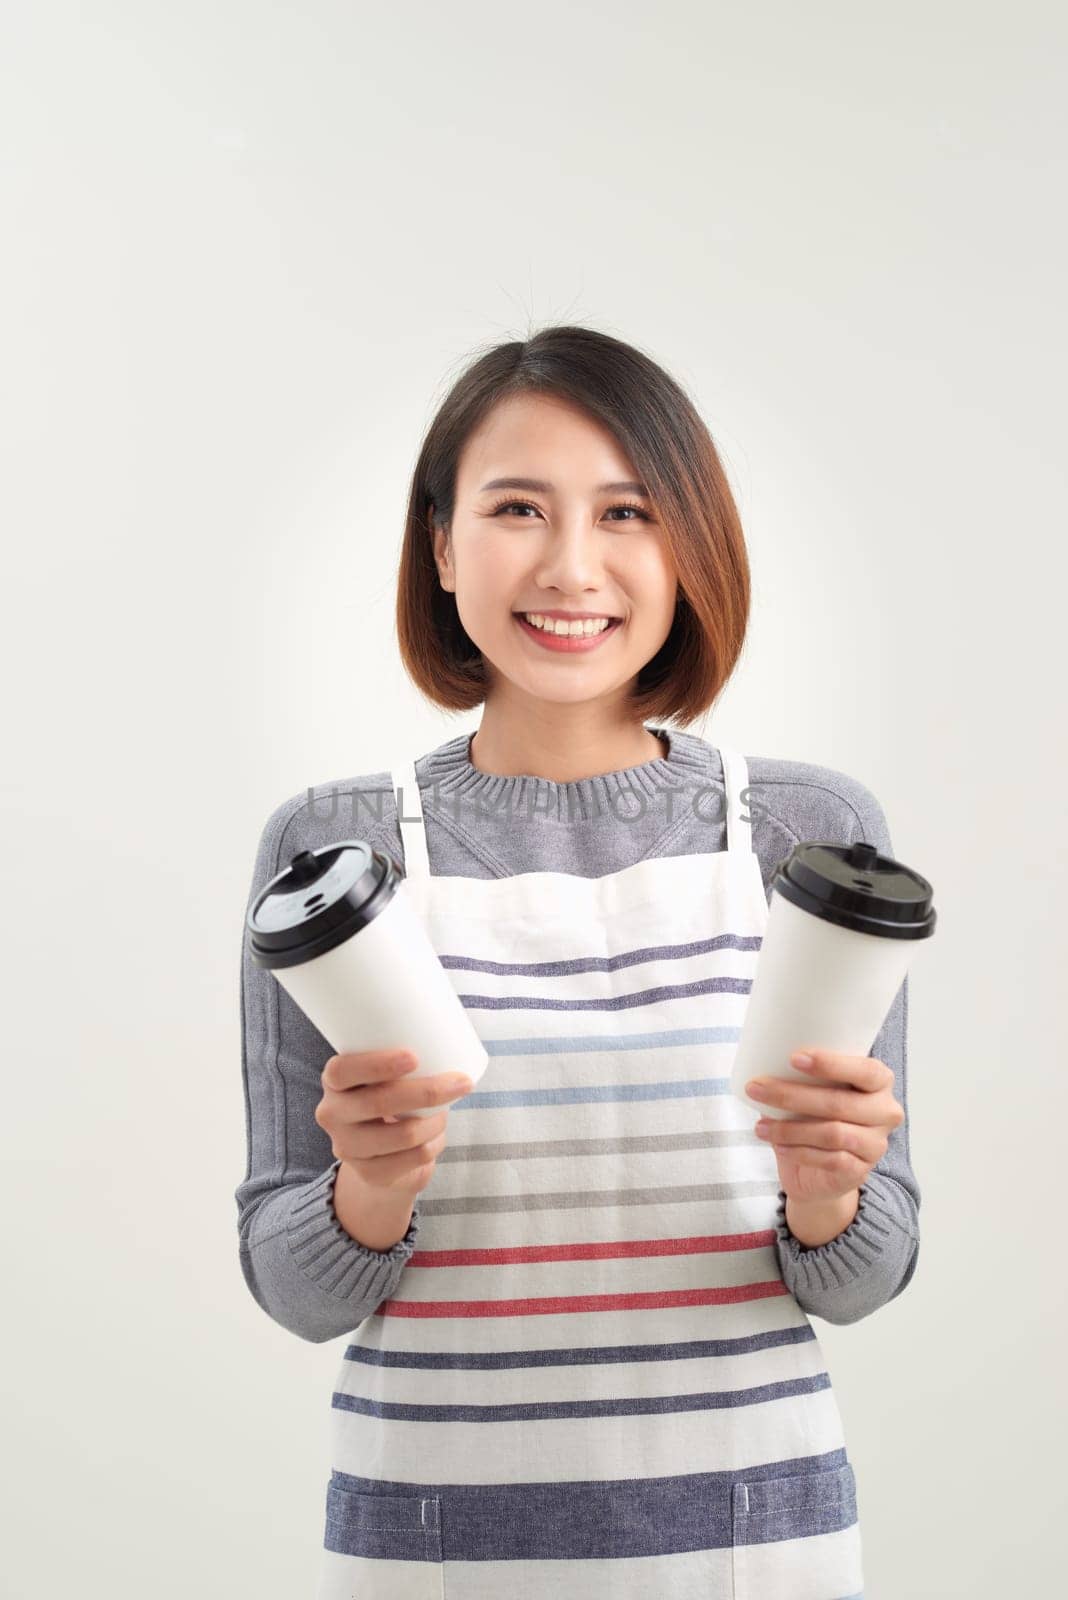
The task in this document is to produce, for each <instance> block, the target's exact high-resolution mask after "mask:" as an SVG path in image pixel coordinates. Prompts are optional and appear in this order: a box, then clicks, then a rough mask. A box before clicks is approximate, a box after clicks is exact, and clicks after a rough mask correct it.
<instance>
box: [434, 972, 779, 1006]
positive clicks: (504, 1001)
mask: <svg viewBox="0 0 1068 1600" xmlns="http://www.w3.org/2000/svg"><path fill="white" fill-rule="evenodd" d="M752 987H753V980H752V979H751V978H702V979H700V980H699V981H698V982H696V983H665V984H661V985H660V986H659V987H658V988H656V989H635V990H634V992H633V993H632V994H610V995H598V996H595V997H594V998H593V999H591V1000H554V999H553V997H552V996H551V995H547V994H541V995H533V994H462V995H461V996H460V999H461V1000H462V1001H463V1003H464V1005H465V1006H467V1007H468V1009H469V1010H473V1011H633V1010H634V1008H635V1007H636V1006H655V1005H657V1004H658V1003H659V1002H660V1001H661V1000H685V999H688V998H690V997H691V996H693V995H698V994H748V993H749V991H750V989H751V988H752Z"/></svg>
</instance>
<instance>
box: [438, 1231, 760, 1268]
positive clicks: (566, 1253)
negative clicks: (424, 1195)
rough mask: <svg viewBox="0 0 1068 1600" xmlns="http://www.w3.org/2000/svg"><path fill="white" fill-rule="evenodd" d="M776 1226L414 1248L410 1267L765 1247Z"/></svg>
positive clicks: (503, 1264) (616, 1257)
mask: <svg viewBox="0 0 1068 1600" xmlns="http://www.w3.org/2000/svg"><path fill="white" fill-rule="evenodd" d="M774 1243H775V1229H774V1228H762V1229H761V1230H760V1232H759V1233H704V1234H698V1235H697V1236H696V1237H695V1238H688V1239H609V1240H607V1241H606V1242H605V1243H603V1244H525V1245H516V1246H513V1247H512V1248H508V1247H507V1246H502V1247H500V1248H490V1249H486V1250H414V1251H413V1252H412V1254H411V1256H410V1258H409V1260H408V1266H409V1267H508V1266H520V1265H522V1264H524V1263H529V1262H538V1261H625V1260H627V1259H629V1258H631V1257H635V1256H696V1255H706V1254H708V1253H709V1252H715V1251H720V1250H762V1249H765V1248H766V1247H767V1246H769V1245H773V1244H774Z"/></svg>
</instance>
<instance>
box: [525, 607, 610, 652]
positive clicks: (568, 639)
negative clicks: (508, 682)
mask: <svg viewBox="0 0 1068 1600" xmlns="http://www.w3.org/2000/svg"><path fill="white" fill-rule="evenodd" d="M512 615H513V617H514V618H515V621H516V624H517V626H518V627H519V628H520V630H521V631H522V632H523V633H525V634H526V636H527V638H528V639H533V641H534V643H535V644H538V645H540V646H541V648H542V649H543V650H556V651H557V652H559V653H562V654H564V655H585V654H586V653H587V652H588V651H590V650H596V649H597V648H598V647H599V646H600V645H602V644H604V642H605V640H606V639H610V638H611V637H612V635H613V634H614V633H618V632H619V630H620V628H621V627H622V626H623V623H622V620H621V619H617V620H616V621H615V622H611V623H609V625H608V627H607V628H602V629H601V631H600V633H590V634H581V633H577V634H567V633H546V632H545V631H544V630H543V629H542V628H535V627H533V626H532V625H531V624H530V623H529V622H528V621H527V620H526V618H525V617H523V616H521V615H520V613H519V612H518V611H513V612H512ZM604 615H605V613H604V612H603V611H539V612H538V616H539V617H558V618H559V619H560V620H561V621H564V622H581V621H582V620H583V618H584V617H603V616H604Z"/></svg>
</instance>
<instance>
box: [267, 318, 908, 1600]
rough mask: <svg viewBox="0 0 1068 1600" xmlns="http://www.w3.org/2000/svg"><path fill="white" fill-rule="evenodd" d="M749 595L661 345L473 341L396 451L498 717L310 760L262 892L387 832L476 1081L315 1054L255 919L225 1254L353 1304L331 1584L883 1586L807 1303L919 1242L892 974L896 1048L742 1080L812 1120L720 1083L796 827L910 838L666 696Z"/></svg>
mask: <svg viewBox="0 0 1068 1600" xmlns="http://www.w3.org/2000/svg"><path fill="white" fill-rule="evenodd" d="M748 610H749V569H748V564H747V559H746V551H745V545H744V539H743V535H742V530H741V526H740V523H739V518H738V513H737V510H736V507H735V504H734V501H733V499H732V496H731V492H730V489H729V487H728V484H727V480H726V477H725V475H724V472H723V468H722V466H721V463H720V460H719V456H718V454H717V451H716V448H715V445H714V443H713V441H712V439H711V438H710V437H709V434H708V432H707V430H706V429H705V427H704V425H703V423H702V422H701V420H700V417H699V416H698V414H697V412H696V410H695V409H694V407H693V405H692V404H691V402H690V401H689V400H688V398H687V397H686V396H685V394H684V393H683V392H682V390H681V389H680V388H679V386H678V385H677V384H676V383H675V382H674V381H673V380H672V379H671V377H670V376H668V375H667V374H666V373H665V372H664V371H662V370H661V368H660V367H659V366H657V365H656V363H654V362H653V361H652V360H650V359H649V358H648V357H647V356H646V355H644V354H643V353H641V352H639V351H638V350H636V349H634V348H633V347H631V346H629V345H627V344H625V343H622V342H621V341H618V340H616V339H613V338H610V337H608V336H606V335H604V334H601V333H597V332H593V331H591V330H587V329H584V328H579V327H553V328H548V329H545V330H543V331H542V332H540V333H538V334H537V335H536V336H535V337H533V338H530V339H528V340H526V341H523V342H516V343H509V344H504V345H500V346H498V347H496V348H492V349H489V350H488V351H486V352H484V353H482V354H481V355H479V356H478V357H477V358H476V359H475V360H473V362H472V363H471V365H470V366H469V368H468V370H467V371H466V372H465V373H464V374H463V376H462V377H461V378H460V379H459V380H458V381H457V383H456V384H455V386H454V387H453V389H452V391H451V393H450V394H449V395H448V397H447V399H446V400H445V402H444V404H443V405H442V407H441V409H440V411H439V413H438V415H437V416H436V418H435V419H434V421H433V423H432V425H431V427H430V429H429V432H428V434H427V437H426V439H425V441H424V444H423V448H422V452H421V454H420V456H419V460H418V463H417V466H416V469H415V475H414V482H413V484H412V488H411V497H410V502H409V507H408V518H407V528H406V532H405V540H404V548H403V554H402V559H401V565H400V577H399V593H398V603H397V622H398V635H399V642H400V651H401V656H402V659H403V661H404V664H405V666H406V668H407V670H408V672H409V673H410V675H411V676H412V678H413V679H414V681H415V683H416V684H417V685H418V686H419V688H420V689H421V690H422V691H423V693H424V694H425V695H427V696H428V697H429V698H430V699H431V700H432V701H434V702H435V703H436V704H438V705H440V706H442V707H445V708H447V709H449V710H456V711H464V710H468V709H470V708H473V707H475V706H481V708H482V709H481V715H480V719H479V723H478V727H477V729H476V731H475V732H474V734H473V736H472V735H469V734H467V733H463V734H459V735H456V736H455V737H453V738H450V739H448V740H446V741H445V743H443V744H442V745H440V746H438V747H437V748H436V749H434V750H432V751H430V752H429V753H427V754H424V755H422V756H421V757H419V758H418V759H417V760H416V761H414V763H413V762H411V761H410V760H404V759H402V760H401V762H400V763H399V765H398V766H397V767H396V768H395V769H394V770H392V771H383V772H377V773H371V774H365V775H364V776H362V777H359V778H356V779H354V780H352V779H350V780H348V781H347V782H346V784H344V785H343V786H337V785H335V786H334V787H333V793H332V795H330V796H326V797H324V796H322V795H317V794H315V793H314V792H308V793H305V794H302V795H298V796H294V797H293V798H291V799H289V800H287V801H286V802H285V803H284V804H283V805H281V806H279V807H278V808H277V809H276V810H275V811H274V812H273V814H272V815H271V817H270V818H269V820H268V822H267V825H266V827H265V829H264V831H263V837H262V839H261V841H260V848H259V853H258V857H257V861H256V867H255V872H254V878H253V884H252V891H251V896H250V903H251V898H253V897H254V896H255V895H257V894H258V893H259V890H260V889H261V888H262V887H263V885H264V884H265V883H266V882H267V881H268V880H269V879H270V878H271V877H273V876H274V875H275V874H276V873H278V872H279V871H281V870H283V868H284V866H285V865H286V864H287V863H288V860H289V859H290V857H291V856H292V855H293V854H295V853H296V852H297V851H298V850H302V849H317V848H320V847H322V846H324V845H326V844H329V843H335V842H337V841H339V840H340V839H344V838H349V837H353V836H357V837H362V838H365V839H368V840H369V841H370V842H371V843H372V844H374V846H375V847H376V848H378V849H380V850H383V851H388V852H389V853H390V854H391V855H392V856H393V857H394V858H395V859H396V860H397V861H398V862H399V863H400V864H402V866H403V869H404V871H405V874H406V879H407V883H406V892H408V893H410V894H411V895H412V896H413V897H414V899H415V903H416V905H417V907H418V909H419V912H420V914H421V915H422V916H423V917H424V918H425V924H426V926H427V929H428V931H429V933H430V935H431V938H432V940H433V942H434V945H435V948H436V949H437V951H438V954H439V955H440V956H441V958H442V960H443V963H444V965H445V966H446V969H447V970H448V971H449V973H450V974H451V977H452V979H453V981H454V982H455V985H456V988H457V992H458V993H459V994H460V996H461V998H462V1001H463V1004H464V1006H465V1008H466V1010H467V1012H468V1014H469V1016H470V1018H471V1021H472V1023H473V1024H474V1026H475V1028H476V1030H477V1031H478V1033H479V1035H480V1036H481V1038H482V1040H483V1042H484V1044H485V1045H486V1048H487V1051H488V1052H489V1057H490V1060H489V1065H488V1067H487V1069H486V1071H485V1074H484V1075H483V1077H482V1079H481V1080H480V1082H479V1083H478V1085H477V1087H475V1088H473V1089H472V1085H471V1084H470V1082H469V1081H466V1083H465V1084H464V1083H461V1084H459V1085H458V1084H457V1083H456V1082H455V1081H453V1080H452V1078H451V1077H450V1076H449V1075H438V1076H435V1077H427V1078H416V1077H412V1076H410V1073H411V1071H412V1069H413V1067H414V1066H415V1065H416V1063H415V1062H414V1061H413V1060H412V1059H411V1058H410V1057H409V1058H408V1059H407V1060H405V1059H404V1058H403V1055H402V1056H401V1057H400V1058H395V1057H394V1056H392V1055H390V1054H389V1053H386V1052H365V1053H362V1054H345V1055H335V1056H330V1055H329V1046H328V1045H326V1042H325V1041H324V1039H323V1038H322V1037H321V1035H320V1034H319V1033H318V1032H317V1031H316V1030H315V1029H314V1028H313V1027H312V1026H311V1024H310V1023H309V1022H308V1021H307V1019H305V1018H304V1017H303V1015H302V1013H301V1012H300V1011H299V1010H298V1009H297V1007H296V1006H295V1005H294V1004H293V1003H292V1002H291V1001H290V1000H289V999H288V997H287V996H286V994H285V993H284V991H282V990H281V989H280V987H279V986H278V985H277V983H275V981H274V979H273V978H272V977H271V975H270V974H269V973H268V972H265V971H264V970H263V969H260V968H258V967H256V966H254V965H253V964H252V962H251V961H250V959H249V956H248V949H247V942H246V948H245V956H244V962H243V976H242V983H243V990H242V999H243V1011H242V1020H243V1045H244V1069H245V1085H246V1094H247V1101H248V1129H249V1155H248V1166H247V1169H246V1174H245V1178H244V1180H243V1182H242V1183H241V1185H240V1186H239V1188H238V1191H237V1200H238V1206H239V1212H240V1243H241V1261H242V1266H243V1269H244V1272H245V1275H246V1278H247V1281H248V1284H249V1287H250V1289H251V1291H252V1293H253V1295H254V1296H255V1297H256V1299H257V1301H258V1303H259V1304H260V1305H261V1306H262V1307H263V1308H264V1310H265V1311H266V1312H267V1313H268V1314H269V1315H270V1316H272V1317H273V1318H274V1319H275V1320H276V1321H278V1322H279V1323H281V1324H282V1325H283V1326H284V1327H286V1328H289V1329H291V1330H292V1331H293V1332H294V1333H296V1334H298V1335H299V1336H300V1337H302V1338H305V1339H310V1340H315V1341H322V1340H327V1339H332V1338H336V1337H338V1336H339V1335H347V1336H349V1342H348V1344H347V1348H346V1349H345V1354H344V1359H343V1360H342V1363H341V1370H340V1373H339V1375H338V1378H337V1381H336V1386H335V1392H334V1395H333V1404H332V1408H331V1418H330V1428H331V1449H332V1460H331V1473H330V1478H329V1482H328V1484H327V1488H326V1526H325V1538H324V1550H323V1565H322V1569H321V1582H320V1588H319V1597H320V1600H340V1597H341V1596H359V1597H360V1600H386V1597H387V1596H388V1597H389V1600H444V1597H445V1596H446V1594H447V1596H448V1600H499V1597H500V1596H501V1595H508V1596H509V1597H510V1600H543V1597H544V1596H545V1594H547V1593H550V1592H551V1593H552V1595H553V1597H554V1600H589V1596H591V1595H597V1596H606V1597H611V1600H637V1597H639V1596H641V1597H655V1600H671V1597H673V1596H679V1597H682V1596H686V1597H690V1596H693V1597H697V1596H701V1597H702V1600H711V1597H713V1596H716V1597H724V1600H726V1597H732V1600H847V1597H849V1600H855V1597H857V1596H859V1595H860V1592H861V1589H862V1585H863V1578H862V1572H861V1542H860V1525H859V1521H858V1514H857V1494H856V1482H855V1478H854V1474H853V1467H852V1463H851V1460H850V1458H849V1455H848V1453H847V1450H846V1445H845V1440H844V1437H843V1432H842V1424H841V1419H840V1416H839V1411H838V1407H837V1404H836V1401H835V1397H834V1393H833V1391H832V1388H831V1382H830V1378H829V1375H828V1373H827V1370H826V1363H825V1360H824V1357H823V1353H822V1350H821V1348H820V1344H819V1340H818V1338H817V1336H816V1333H815V1331H814V1329H813V1327H812V1324H811V1322H810V1320H809V1317H810V1314H811V1315H816V1316H820V1317H823V1318H825V1319H827V1320H828V1321H831V1322H839V1323H848V1322H855V1321H857V1320H858V1319H859V1318H861V1317H864V1316H867V1315H869V1314H870V1313H871V1312H873V1311H874V1310H876V1309H877V1308H878V1307H879V1306H881V1305H883V1304H885V1303H886V1302H887V1301H888V1300H890V1299H891V1298H892V1297H893V1296H894V1295H896V1294H899V1293H900V1292H901V1290H902V1289H903V1288H904V1287H905V1285H906V1284H907V1283H908V1282H909V1280H910V1278H911V1276H912V1274H913V1272H914V1270H915V1265H916V1256H917V1251H918V1225H917V1213H918V1206H919V1192H918V1188H917V1184H916V1180H915V1177H914V1175H913V1172H912V1168H911V1164H910V1159H909V1149H908V1124H907V1118H906V1095H905V1089H906V1085H905V1064H906V1018H907V985H903V987H902V989H901V991H900V992H899V994H898V996H897V999H896V1001H895V1003H894V1007H893V1009H892V1011H891V1013H890V1015H889V1016H888V1018H887V1020H886V1023H885V1025H884V1027H883V1029H882V1031H881V1032H880V1035H879V1038H878V1039H877V1040H876V1042H875V1049H876V1054H874V1055H872V1056H871V1057H855V1056H846V1055H841V1054H835V1053H833V1052H831V1051H828V1050H825V1049H822V1048H821V1047H820V1041H819V1040H812V1041H809V1043H810V1044H811V1045H812V1046H813V1047H814V1049H813V1054H814V1056H815V1060H814V1062H813V1064H812V1066H813V1068H814V1077H815V1079H816V1081H814V1082H806V1081H805V1079H804V1076H803V1075H797V1074H795V1075H792V1077H791V1078H790V1079H789V1080H788V1079H787V1078H785V1077H783V1078H777V1077H769V1078H767V1079H766V1080H763V1094H762V1098H763V1099H764V1100H765V1101H766V1103H767V1104H768V1105H769V1106H775V1107H781V1108H784V1109H786V1110H789V1111H792V1112H795V1113H799V1114H800V1115H801V1116H803V1117H804V1118H805V1119H806V1120H803V1121H802V1120H778V1119H774V1118H773V1119H771V1120H770V1121H769V1122H768V1123H767V1126H765V1125H764V1124H763V1123H762V1122H761V1121H758V1120H757V1117H756V1115H755V1114H754V1113H753V1112H752V1111H751V1109H750V1108H749V1107H748V1106H747V1105H746V1104H745V1103H744V1102H742V1101H740V1100H739V1099H738V1098H737V1097H736V1096H734V1095H733V1094H731V1093H730V1091H729V1078H730V1072H731V1063H732V1058H733V1053H734V1050H735V1047H736V1042H737V1039H738V1035H739V1030H740V1027H741V1023H742V1021H743V1018H744V1015H745V1007H746V1003H747V996H748V993H749V989H750V985H751V981H752V977H753V973H754V970H755V965H756V961H757V956H758V953H759V947H760V941H761V935H762V931H763V928H764V925H765V919H766V916H767V911H768V896H769V894H770V880H771V877H772V875H773V873H774V871H775V868H776V867H777V865H778V864H779V863H780V862H781V861H782V860H783V858H784V857H785V856H786V855H787V854H788V853H789V851H790V849H791V848H792V846H793V845H794V844H795V843H796V842H797V840H798V839H806V838H807V839H814V838H815V839H822V840H833V841H838V842H841V843H850V842H853V841H854V840H857V839H864V840H866V841H867V842H869V843H872V844H874V845H876V847H877V848H879V849H880V850H881V851H883V852H884V853H889V852H890V848H891V846H890V839H889V835H888V833H887V828H886V821H885V818H884V816H883V813H882V810H881V808H880V806H879V804H878V802H877V801H876V800H875V798H874V796H873V795H872V794H871V793H870V792H869V790H867V789H866V788H865V787H864V786H863V785H862V784H861V783H859V782H857V781H856V780H855V779H853V778H850V777H847V776H846V775H845V774H843V773H841V772H837V771H834V770H832V769H829V768H826V767H821V766H814V765H807V764H804V763H799V762H793V761H785V760H776V759H771V758H757V757H744V756H742V755H741V754H740V753H739V752H737V751H736V750H733V749H728V748H726V747H724V746H721V745H717V744H715V743H710V742H708V741H706V740H705V739H704V738H702V737H699V736H698V735H697V734H695V733H691V732H687V731H685V730H684V728H682V727H680V726H679V724H686V723H692V722H693V721H694V720H695V719H696V718H697V717H699V716H700V715H701V713H703V712H705V711H707V710H708V709H709V708H710V707H711V706H712V705H713V703H714V702H715V700H716V699H717V697H718V695H719V693H720V691H721V689H722V688H723V686H724V684H725V683H726V682H727V680H728V679H729V677H730V675H731V672H732V670H733V668H734V665H735V663H736V661H737V659H738V656H739V654H740V651H741V649H742V645H743V640H744V635H745V628H746V622H747V617H748ZM339 790H340V791H341V792H343V794H344V797H345V801H346V802H347V803H343V804H340V805H339V803H338V802H339V799H340V793H339ZM400 1043H403V1041H400ZM794 1062H795V1065H796V1066H798V1068H799V1069H800V1068H802V1067H803V1063H802V1062H801V1061H800V1060H799V1059H797V1058H794ZM783 1066H784V1069H785V1064H783ZM772 1068H773V1064H769V1070H772ZM758 1087H759V1085H757V1084H754V1085H751V1092H753V1093H754V1095H755V1094H756V1093H757V1089H758ZM465 1088H466V1089H467V1090H472V1092H470V1093H465ZM416 1107H419V1108H423V1109H424V1110H428V1109H430V1108H435V1109H434V1115H433V1116H432V1117H430V1118H411V1119H408V1120H398V1119H401V1118H402V1117H403V1113H404V1112H405V1111H410V1110H412V1109H413V1108H416ZM331 1155H332V1156H333V1160H332V1161H331V1159H330V1157H331Z"/></svg>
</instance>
